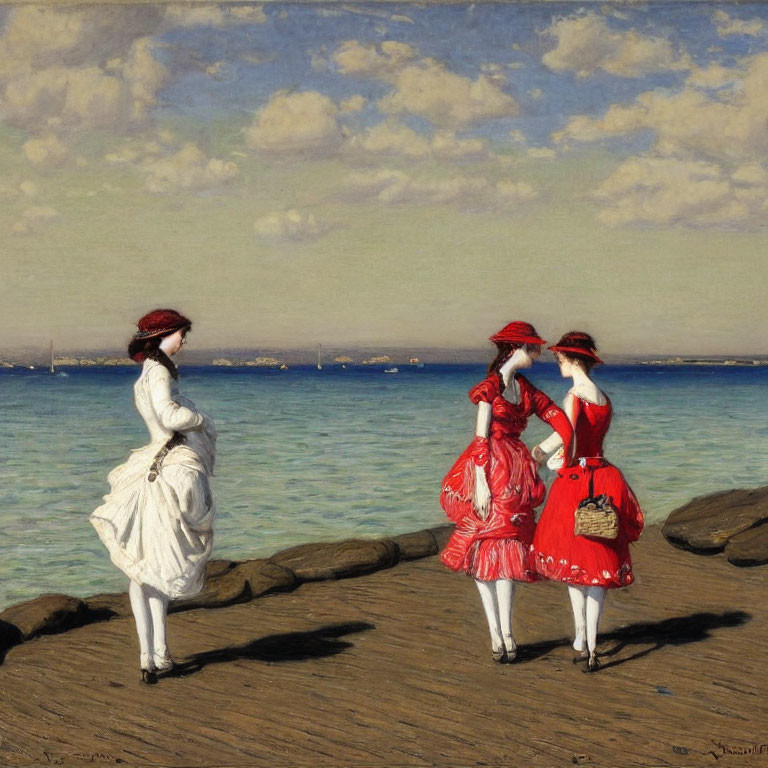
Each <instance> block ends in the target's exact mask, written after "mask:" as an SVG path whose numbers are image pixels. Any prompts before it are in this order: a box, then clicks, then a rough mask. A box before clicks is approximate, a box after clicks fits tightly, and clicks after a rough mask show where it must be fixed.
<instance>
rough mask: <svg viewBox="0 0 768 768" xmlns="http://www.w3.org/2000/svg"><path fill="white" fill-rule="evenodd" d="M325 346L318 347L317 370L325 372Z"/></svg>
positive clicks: (319, 345)
mask: <svg viewBox="0 0 768 768" xmlns="http://www.w3.org/2000/svg"><path fill="white" fill-rule="evenodd" d="M322 354H323V345H322V344H318V345H317V370H318V371H322V370H323V356H322Z"/></svg>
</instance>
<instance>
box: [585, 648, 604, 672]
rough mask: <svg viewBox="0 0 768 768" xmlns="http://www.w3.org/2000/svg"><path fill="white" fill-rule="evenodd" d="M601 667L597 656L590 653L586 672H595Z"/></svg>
mask: <svg viewBox="0 0 768 768" xmlns="http://www.w3.org/2000/svg"><path fill="white" fill-rule="evenodd" d="M602 666H603V665H602V664H601V663H600V659H598V658H597V654H596V653H595V652H594V651H592V653H590V654H589V658H588V659H587V672H597V670H598V669H600V667H602Z"/></svg>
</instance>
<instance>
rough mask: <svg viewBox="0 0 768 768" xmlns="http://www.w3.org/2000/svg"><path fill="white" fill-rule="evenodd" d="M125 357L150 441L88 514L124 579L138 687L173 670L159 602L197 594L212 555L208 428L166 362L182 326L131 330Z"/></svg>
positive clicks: (165, 322)
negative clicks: (136, 367)
mask: <svg viewBox="0 0 768 768" xmlns="http://www.w3.org/2000/svg"><path fill="white" fill-rule="evenodd" d="M137 325H138V331H137V333H136V335H135V336H134V338H133V339H132V341H131V343H130V344H129V346H128V354H129V355H130V357H131V358H132V359H133V360H135V361H136V362H139V363H142V369H141V375H140V376H139V378H138V380H137V382H136V384H135V385H134V388H133V391H134V402H135V403H136V408H137V409H138V411H139V414H140V415H141V417H142V418H143V419H144V422H145V424H146V425H147V429H148V430H149V436H150V442H149V443H148V444H147V445H145V446H144V447H143V448H138V449H136V450H134V451H133V452H132V454H131V456H130V457H129V459H128V461H126V462H125V463H124V464H121V465H120V466H118V467H116V468H115V469H113V470H112V472H110V474H109V477H108V482H109V484H110V486H111V491H110V493H108V494H107V495H106V496H105V497H104V504H103V505H102V506H100V507H99V508H98V509H97V510H95V511H94V512H93V514H92V515H91V523H93V526H94V527H95V528H96V531H97V532H98V534H99V537H100V538H101V540H102V542H103V543H104V545H105V546H106V548H107V549H108V550H109V554H110V557H111V559H112V562H113V563H114V564H115V565H116V566H117V567H118V568H120V570H121V571H123V572H124V573H125V574H126V576H128V578H129V579H130V580H131V581H130V586H129V595H130V600H131V608H132V609H133V615H134V617H135V619H136V631H137V633H138V636H139V647H140V653H141V656H140V664H141V679H142V681H143V682H146V683H154V682H156V681H157V672H163V671H167V670H169V669H171V668H172V667H173V658H172V657H171V654H170V652H169V650H168V644H167V640H166V614H167V610H168V601H169V600H170V599H172V598H180V597H188V596H190V595H194V594H196V593H198V592H199V591H200V590H201V589H202V587H203V580H204V576H205V563H206V561H207V560H208V558H209V556H210V554H211V548H212V546H213V527H212V526H213V517H214V502H213V495H212V493H211V489H210V485H209V482H208V478H209V476H210V475H211V474H212V473H213V466H214V461H215V456H216V429H215V427H214V425H213V422H212V421H211V420H210V418H208V417H207V416H206V415H205V414H203V413H201V412H200V411H198V410H197V409H196V408H195V406H194V404H193V403H192V402H191V401H189V400H187V399H186V398H184V397H181V396H180V395H179V394H178V386H177V381H178V370H177V368H176V366H175V365H174V364H173V362H172V361H171V359H170V357H171V356H172V355H174V354H176V352H178V351H179V349H181V346H182V345H183V344H184V339H185V336H186V334H187V332H188V331H189V330H190V328H191V327H192V323H191V322H190V321H189V320H188V319H187V318H186V317H184V316H183V315H181V314H179V313H178V312H176V311H175V310H172V309H156V310H154V311H153V312H150V313H149V314H147V315H145V316H144V317H142V318H141V320H139V322H138V324H137Z"/></svg>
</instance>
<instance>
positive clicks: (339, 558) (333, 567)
mask: <svg viewBox="0 0 768 768" xmlns="http://www.w3.org/2000/svg"><path fill="white" fill-rule="evenodd" d="M397 558H398V548H397V544H395V542H394V541H392V540H391V539H348V540H347V541H339V542H335V543H327V544H301V545H299V546H298V547H291V548H290V549H286V550H284V551H283V552H278V553H277V554H276V555H274V556H273V557H271V558H270V559H269V562H270V563H276V564H277V565H282V566H283V567H284V568H290V570H292V571H293V572H294V573H295V574H296V576H297V578H298V579H299V580H300V581H320V580H323V579H342V578H346V577H348V576H360V575H361V574H364V573H372V572H373V571H378V570H380V569H381V568H389V567H391V566H393V565H394V564H395V563H396V562H397Z"/></svg>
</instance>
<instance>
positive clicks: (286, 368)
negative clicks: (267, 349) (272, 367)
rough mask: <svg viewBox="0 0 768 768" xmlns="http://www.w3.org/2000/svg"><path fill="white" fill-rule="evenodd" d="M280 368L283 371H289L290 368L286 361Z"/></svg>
mask: <svg viewBox="0 0 768 768" xmlns="http://www.w3.org/2000/svg"><path fill="white" fill-rule="evenodd" d="M280 370H281V371H287V370H288V366H287V365H286V364H285V363H283V364H282V365H281V366H280Z"/></svg>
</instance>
